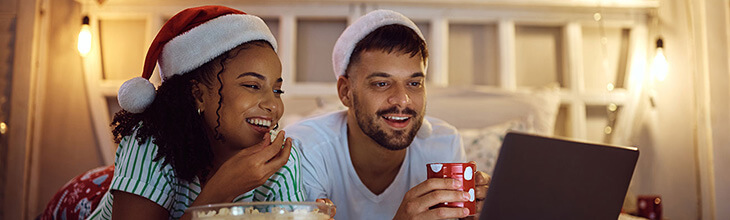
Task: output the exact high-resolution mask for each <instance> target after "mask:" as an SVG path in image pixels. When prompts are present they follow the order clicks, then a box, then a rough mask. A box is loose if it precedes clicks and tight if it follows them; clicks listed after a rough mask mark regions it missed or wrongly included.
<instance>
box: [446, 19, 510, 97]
mask: <svg viewBox="0 0 730 220" xmlns="http://www.w3.org/2000/svg"><path fill="white" fill-rule="evenodd" d="M497 51H498V46H497V30H496V26H495V25H493V24H490V25H486V24H482V25H480V24H451V26H450V27H449V73H448V76H449V85H453V86H463V85H489V86H498V85H499V59H498V58H499V57H498V54H497V53H498V52H497Z"/></svg>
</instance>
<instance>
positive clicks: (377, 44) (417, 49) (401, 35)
mask: <svg viewBox="0 0 730 220" xmlns="http://www.w3.org/2000/svg"><path fill="white" fill-rule="evenodd" d="M376 50H380V51H383V52H386V53H394V52H396V53H401V54H410V56H411V57H414V56H416V55H419V54H420V55H421V61H422V62H423V63H424V64H426V62H427V61H428V49H427V48H426V42H425V41H423V39H421V37H420V36H419V35H418V34H417V33H416V32H415V31H413V29H411V28H409V27H406V26H403V25H400V24H391V25H385V26H382V27H379V28H377V29H375V30H374V31H373V32H370V34H368V35H366V36H365V37H364V38H363V39H362V40H360V42H358V43H357V44H356V45H355V49H354V50H353V51H352V55H351V56H350V62H349V63H348V65H347V69H346V70H345V77H348V75H349V70H350V67H351V66H352V65H354V64H355V63H357V62H358V61H359V60H360V55H361V54H362V52H365V51H376Z"/></svg>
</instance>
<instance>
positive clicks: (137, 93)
mask: <svg viewBox="0 0 730 220" xmlns="http://www.w3.org/2000/svg"><path fill="white" fill-rule="evenodd" d="M117 99H118V100H119V106H121V107H122V108H123V109H124V110H127V111H128V112H131V113H142V112H144V110H145V109H146V108H147V106H149V105H150V104H152V101H154V100H155V86H154V85H152V83H151V82H150V81H149V80H147V79H145V78H142V77H134V78H132V79H130V80H127V81H126V82H124V84H122V86H121V87H119V93H118V95H117Z"/></svg>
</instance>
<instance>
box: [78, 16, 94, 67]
mask: <svg viewBox="0 0 730 220" xmlns="http://www.w3.org/2000/svg"><path fill="white" fill-rule="evenodd" d="M77 49H78V50H79V54H81V56H83V57H85V56H86V55H88V54H89V51H91V28H90V27H89V16H84V18H83V20H82V21H81V31H79V38H78V45H77Z"/></svg>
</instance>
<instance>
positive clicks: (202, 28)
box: [117, 6, 277, 113]
mask: <svg viewBox="0 0 730 220" xmlns="http://www.w3.org/2000/svg"><path fill="white" fill-rule="evenodd" d="M255 40H265V41H267V42H268V43H269V44H271V46H272V47H273V48H274V51H276V48H277V45H276V39H274V35H272V34H271V31H270V30H269V28H268V26H266V23H264V21H263V20H261V18H259V17H256V16H254V15H248V14H246V13H244V12H242V11H239V10H236V9H232V8H228V7H224V6H201V7H196V8H188V9H185V10H183V11H181V12H179V13H177V14H176V15H175V16H173V17H172V18H170V20H168V21H167V23H165V25H164V26H162V29H160V32H159V33H157V36H156V37H155V39H154V40H153V41H152V44H151V45H150V48H149V50H148V51H147V57H146V58H145V62H144V69H143V70H142V76H141V77H135V78H132V79H130V80H128V81H126V82H124V84H122V86H121V87H120V88H119V93H118V96H117V98H118V100H119V105H120V106H121V107H122V108H123V109H124V110H126V111H128V112H131V113H141V112H143V111H144V110H145V109H146V108H147V106H149V105H150V104H151V103H152V101H154V99H155V87H154V86H153V85H152V83H150V81H149V78H150V77H151V76H152V72H153V71H154V69H155V64H157V63H159V66H160V77H161V78H162V82H163V83H164V81H165V80H166V79H169V78H170V77H172V76H174V75H182V74H185V73H187V72H190V71H192V70H194V69H196V68H198V67H200V66H202V65H203V64H205V63H207V62H209V61H211V60H213V59H214V58H216V57H217V56H219V55H221V54H223V53H225V52H226V51H229V50H231V49H233V48H235V47H237V46H239V45H241V44H243V43H246V42H250V41H255Z"/></svg>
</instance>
